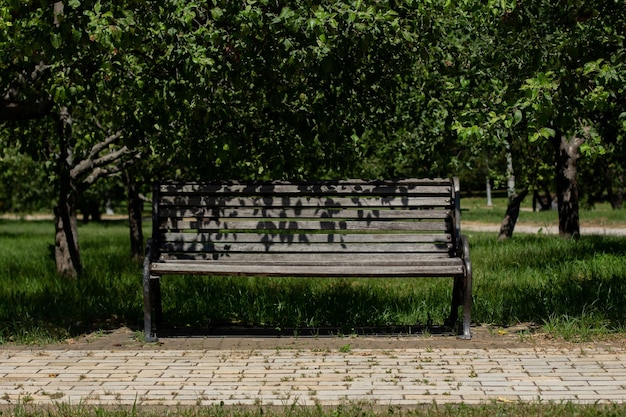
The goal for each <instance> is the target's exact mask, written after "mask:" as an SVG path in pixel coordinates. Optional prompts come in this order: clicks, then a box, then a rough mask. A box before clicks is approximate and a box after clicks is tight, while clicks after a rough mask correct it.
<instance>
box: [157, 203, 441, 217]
mask: <svg viewBox="0 0 626 417" xmlns="http://www.w3.org/2000/svg"><path fill="white" fill-rule="evenodd" d="M451 216H452V210H451V209H441V208H434V209H431V210H418V209H413V210H403V209H361V208H326V207H320V208H304V209H303V208H300V207H276V208H274V207H268V208H253V207H204V206H201V207H168V206H165V207H163V208H162V209H161V210H160V211H159V217H179V218H182V217H193V218H195V219H201V218H219V219H228V218H257V219H268V220H271V219H277V218H278V219H283V218H285V219H291V218H296V219H320V218H332V219H362V220H370V219H371V220H391V219H404V220H422V219H433V220H435V219H448V218H450V217H451Z"/></svg>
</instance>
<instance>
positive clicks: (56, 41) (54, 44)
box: [50, 33, 63, 49]
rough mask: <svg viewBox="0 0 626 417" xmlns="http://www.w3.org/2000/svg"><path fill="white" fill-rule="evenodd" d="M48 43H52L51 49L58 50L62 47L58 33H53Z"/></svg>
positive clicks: (61, 40)
mask: <svg viewBox="0 0 626 417" xmlns="http://www.w3.org/2000/svg"><path fill="white" fill-rule="evenodd" d="M50 42H51V43H52V47H53V48H54V49H59V48H60V47H61V45H63V39H62V38H61V35H59V34H58V33H53V34H52V35H51V36H50Z"/></svg>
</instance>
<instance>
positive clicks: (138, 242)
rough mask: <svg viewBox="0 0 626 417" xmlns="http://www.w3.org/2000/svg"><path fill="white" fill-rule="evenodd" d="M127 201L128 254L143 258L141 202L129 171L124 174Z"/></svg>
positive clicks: (137, 188) (135, 183)
mask: <svg viewBox="0 0 626 417" xmlns="http://www.w3.org/2000/svg"><path fill="white" fill-rule="evenodd" d="M125 179H126V189H127V201H128V223H129V226H130V253H131V256H132V257H133V258H136V259H141V258H143V255H144V254H143V228H142V223H141V215H142V211H143V210H142V209H143V201H142V200H141V197H140V195H139V186H138V184H137V181H135V178H134V176H133V174H132V173H131V172H129V170H127V171H126V173H125Z"/></svg>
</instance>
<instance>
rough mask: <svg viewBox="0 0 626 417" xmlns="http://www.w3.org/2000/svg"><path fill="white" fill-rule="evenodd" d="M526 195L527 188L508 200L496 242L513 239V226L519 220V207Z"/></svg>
mask: <svg viewBox="0 0 626 417" xmlns="http://www.w3.org/2000/svg"><path fill="white" fill-rule="evenodd" d="M527 195H528V188H524V189H523V190H522V191H521V192H520V193H519V194H513V195H512V196H511V197H510V198H509V204H508V205H507V207H506V213H505V215H504V219H502V224H501V225H500V233H499V234H498V240H504V239H510V238H511V237H513V231H514V230H515V224H516V223H517V219H518V218H519V211H520V205H521V204H522V201H524V199H525V198H526V196H527Z"/></svg>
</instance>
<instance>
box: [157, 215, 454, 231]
mask: <svg viewBox="0 0 626 417" xmlns="http://www.w3.org/2000/svg"><path fill="white" fill-rule="evenodd" d="M159 228H160V229H168V230H172V231H174V230H189V229H198V230H205V231H211V230H213V231H218V230H222V231H227V230H239V231H243V230H252V231H258V230H267V231H274V230H284V231H287V230H291V231H294V230H320V231H323V230H328V231H341V230H350V231H360V230H363V231H367V230H381V231H392V230H397V231H441V232H446V231H450V229H451V226H450V224H448V223H444V222H429V221H423V222H420V221H416V222H403V221H378V220H375V221H360V220H356V221H348V220H340V221H335V220H332V219H324V220H319V221H313V220H311V221H308V220H305V221H280V220H277V221H266V220H260V221H257V220H238V219H236V218H232V219H228V220H224V221H221V220H217V221H210V220H201V221H195V220H192V221H189V220H186V219H171V218H170V219H161V221H160V222H159Z"/></svg>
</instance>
